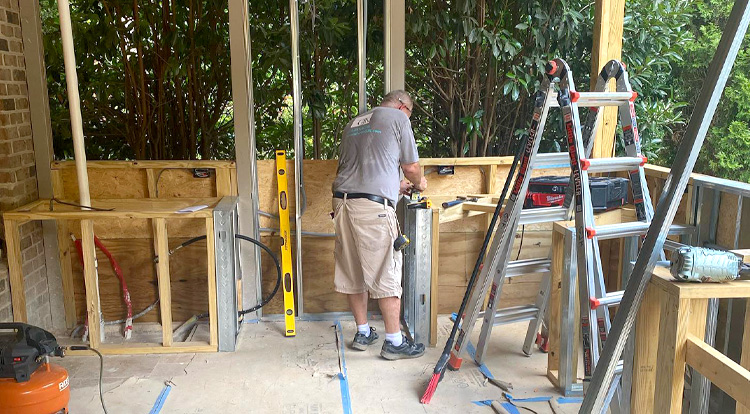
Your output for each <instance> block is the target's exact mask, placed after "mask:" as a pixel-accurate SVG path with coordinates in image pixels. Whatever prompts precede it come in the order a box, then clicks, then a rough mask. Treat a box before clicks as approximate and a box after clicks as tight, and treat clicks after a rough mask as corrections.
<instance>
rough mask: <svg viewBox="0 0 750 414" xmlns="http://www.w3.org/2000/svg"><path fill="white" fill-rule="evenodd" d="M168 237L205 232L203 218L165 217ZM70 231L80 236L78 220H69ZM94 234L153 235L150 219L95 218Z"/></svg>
mask: <svg viewBox="0 0 750 414" xmlns="http://www.w3.org/2000/svg"><path fill="white" fill-rule="evenodd" d="M166 222H167V234H168V235H169V237H170V238H171V237H184V238H191V237H196V236H203V235H205V234H206V221H205V220H204V219H167V221H166ZM69 229H70V232H71V233H72V234H73V235H74V236H75V237H76V238H80V237H81V225H80V221H73V220H71V221H70V226H69ZM94 234H96V237H98V238H99V239H101V240H107V239H142V238H151V237H153V230H152V227H151V220H150V219H138V218H132V219H116V220H112V219H97V220H94Z"/></svg>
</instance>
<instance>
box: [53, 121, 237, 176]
mask: <svg viewBox="0 0 750 414" xmlns="http://www.w3.org/2000/svg"><path fill="white" fill-rule="evenodd" d="M235 110H236V108H235ZM236 116H237V115H236V114H235V117H236ZM86 166H87V167H88V168H89V169H92V170H93V169H109V170H118V169H128V168H143V169H149V168H151V169H155V170H158V169H162V168H171V169H177V168H185V169H190V168H214V169H220V168H227V169H233V168H235V162H234V161H229V160H153V161H152V160H145V161H121V160H112V161H88V162H87V163H86ZM73 168H75V163H74V162H73V161H54V162H53V163H52V170H53V171H54V170H67V169H73Z"/></svg>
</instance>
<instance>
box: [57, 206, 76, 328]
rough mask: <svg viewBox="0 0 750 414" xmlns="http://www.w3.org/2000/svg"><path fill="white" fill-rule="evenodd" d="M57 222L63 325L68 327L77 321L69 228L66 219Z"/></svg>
mask: <svg viewBox="0 0 750 414" xmlns="http://www.w3.org/2000/svg"><path fill="white" fill-rule="evenodd" d="M55 223H56V224H57V246H58V257H59V258H60V277H61V281H62V290H63V307H64V308H65V325H66V326H67V327H68V329H70V328H72V327H74V326H75V324H76V322H78V321H77V319H78V318H77V315H76V298H75V289H74V287H73V286H74V282H73V268H72V263H71V262H70V260H71V257H70V247H71V243H70V242H71V240H70V229H69V228H68V221H67V220H56V221H55Z"/></svg>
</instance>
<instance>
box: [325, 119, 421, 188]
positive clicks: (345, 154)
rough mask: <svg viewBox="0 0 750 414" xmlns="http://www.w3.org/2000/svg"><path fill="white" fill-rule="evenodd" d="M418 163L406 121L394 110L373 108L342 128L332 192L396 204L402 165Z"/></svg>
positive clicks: (409, 123) (407, 121)
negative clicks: (353, 194)
mask: <svg viewBox="0 0 750 414" xmlns="http://www.w3.org/2000/svg"><path fill="white" fill-rule="evenodd" d="M417 161H419V154H417V143H416V142H415V141H414V132H412V130H411V122H409V117H407V116H406V114H405V113H403V112H401V111H400V110H398V109H395V108H388V107H383V106H378V107H375V108H373V109H372V110H370V111H368V112H365V113H364V114H362V115H359V116H358V117H356V118H354V119H353V120H351V121H350V122H349V123H348V124H347V125H346V128H344V133H343V136H342V138H341V146H340V147H339V167H338V170H337V172H336V180H334V182H333V191H340V192H342V193H368V194H373V195H377V196H380V197H384V198H387V199H389V200H391V201H393V202H394V203H395V202H396V199H397V198H398V190H399V182H400V180H401V175H400V172H399V169H400V166H401V164H412V163H415V162H417Z"/></svg>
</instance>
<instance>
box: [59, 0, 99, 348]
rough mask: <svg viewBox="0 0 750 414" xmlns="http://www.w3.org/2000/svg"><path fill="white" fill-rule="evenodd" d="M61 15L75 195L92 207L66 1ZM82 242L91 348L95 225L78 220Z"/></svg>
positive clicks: (95, 314)
mask: <svg viewBox="0 0 750 414" xmlns="http://www.w3.org/2000/svg"><path fill="white" fill-rule="evenodd" d="M57 11H58V13H60V34H61V36H62V49H63V59H64V62H65V81H66V84H67V89H68V103H69V112H70V126H71V129H72V133H73V152H74V154H75V161H76V175H77V178H78V192H79V194H80V203H81V205H84V206H90V205H91V197H90V195H89V176H88V172H87V170H86V148H85V147H84V143H83V121H82V120H81V99H80V96H79V95H78V75H77V73H76V57H75V50H74V47H73V30H72V28H71V23H70V4H69V3H68V0H58V1H57ZM81 242H82V246H83V262H84V271H83V273H84V280H85V282H86V307H87V313H88V317H89V338H90V339H89V341H90V346H91V347H92V348H97V347H98V346H99V342H100V338H101V337H100V334H101V333H102V332H101V325H100V324H101V312H100V309H101V307H100V303H99V277H98V276H97V272H96V260H95V255H96V251H95V250H94V224H93V222H92V221H91V220H81Z"/></svg>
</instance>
